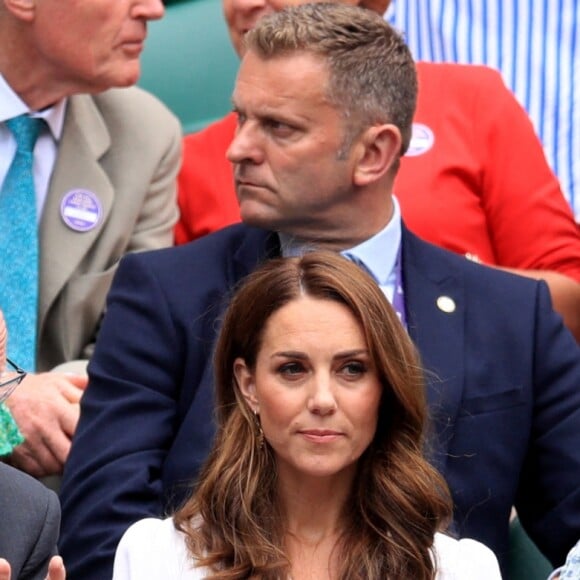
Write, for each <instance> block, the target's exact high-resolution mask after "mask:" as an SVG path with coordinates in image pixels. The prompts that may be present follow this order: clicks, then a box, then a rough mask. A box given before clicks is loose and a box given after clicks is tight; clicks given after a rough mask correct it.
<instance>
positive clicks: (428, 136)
mask: <svg viewBox="0 0 580 580" xmlns="http://www.w3.org/2000/svg"><path fill="white" fill-rule="evenodd" d="M434 143H435V135H434V134H433V131H431V129H430V128H429V127H427V125H423V124H422V123H413V133H412V135H411V143H410V145H409V149H408V150H407V153H406V155H409V157H416V156H417V155H423V153H427V151H429V149H431V147H433V144H434Z"/></svg>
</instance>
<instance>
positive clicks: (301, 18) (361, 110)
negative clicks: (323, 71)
mask: <svg viewBox="0 0 580 580" xmlns="http://www.w3.org/2000/svg"><path fill="white" fill-rule="evenodd" d="M245 41H246V47H247V49H248V50H251V51H252V52H254V53H256V54H257V55H258V56H259V57H261V58H265V59H269V58H276V57H283V56H289V55H292V54H295V53H308V54H313V55H317V56H320V57H321V59H323V60H324V61H325V62H326V63H327V65H328V69H329V83H328V86H327V87H326V93H327V97H328V99H329V101H330V102H331V103H332V104H333V105H334V106H336V107H337V109H338V110H340V111H341V112H342V113H343V115H344V117H345V119H346V132H347V135H349V138H350V140H351V141H352V140H353V139H354V138H355V137H356V136H357V135H359V134H360V133H362V132H363V131H364V130H365V129H366V128H367V127H369V126H372V125H376V124H382V123H392V124H393V125H395V126H396V127H398V129H399V131H400V132H401V136H402V147H401V155H402V154H404V153H405V151H406V150H407V148H408V147H409V142H410V139H411V127H412V120H413V115H414V113H415V106H416V102H417V74H416V70H415V63H414V61H413V57H412V56H411V52H410V51H409V48H408V47H407V45H406V44H405V42H404V40H403V38H402V36H401V35H400V34H399V33H397V32H396V31H395V30H394V28H393V27H392V26H390V25H389V24H388V23H387V22H385V20H384V19H383V18H382V17H381V16H380V15H378V14H377V13H375V12H372V11H370V10H367V9H364V8H359V7H355V6H347V5H343V4H335V3H327V2H323V3H315V4H302V5H299V6H293V7H288V8H286V9H284V10H281V11H280V12H277V13H274V14H270V15H268V16H266V17H264V18H262V19H261V20H260V21H259V22H258V24H257V25H256V27H255V28H254V29H253V30H251V31H250V32H248V33H247V35H246V38H245Z"/></svg>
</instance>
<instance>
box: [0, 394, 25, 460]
mask: <svg viewBox="0 0 580 580" xmlns="http://www.w3.org/2000/svg"><path fill="white" fill-rule="evenodd" d="M23 441H24V437H22V433H20V431H19V430H18V425H16V423H15V421H14V419H13V418H12V415H11V414H10V411H9V410H8V409H7V408H6V407H5V406H4V405H0V456H3V455H9V454H10V453H12V450H13V449H14V448H15V447H16V446H17V445H20V443H22V442H23Z"/></svg>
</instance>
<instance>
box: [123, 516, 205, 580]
mask: <svg viewBox="0 0 580 580" xmlns="http://www.w3.org/2000/svg"><path fill="white" fill-rule="evenodd" d="M200 578H204V574H203V570H202V569H199V568H196V567H195V563H194V561H193V559H192V558H191V557H190V556H189V555H188V551H187V548H186V545H185V541H184V539H183V535H182V534H181V533H180V532H178V531H177V530H176V529H175V528H174V526H173V520H172V519H171V518H169V519H166V520H159V519H155V518H146V519H143V520H139V521H138V522H136V523H134V524H133V525H132V526H131V527H130V528H129V529H128V530H127V531H126V532H125V533H124V534H123V537H122V538H121V541H120V542H119V545H118V546H117V551H116V553H115V563H114V566H113V580H160V579H163V580H198V579H200Z"/></svg>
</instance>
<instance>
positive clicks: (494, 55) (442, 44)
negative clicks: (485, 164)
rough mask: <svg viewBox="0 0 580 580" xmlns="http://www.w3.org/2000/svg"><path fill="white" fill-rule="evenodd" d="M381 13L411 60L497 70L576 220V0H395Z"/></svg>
mask: <svg viewBox="0 0 580 580" xmlns="http://www.w3.org/2000/svg"><path fill="white" fill-rule="evenodd" d="M386 18H387V19H388V20H389V21H390V22H391V23H392V24H394V25H395V27H397V28H399V29H400V30H403V31H404V33H405V38H406V40H407V41H408V44H409V47H410V48H411V51H412V52H413V55H414V57H415V58H416V59H417V60H426V61H434V62H459V63H466V64H467V63H471V64H486V65H488V66H491V67H493V68H495V69H497V70H499V71H500V72H501V73H502V76H503V78H504V80H505V82H506V84H507V85H508V86H509V87H510V88H511V89H512V91H513V92H514V93H515V95H516V97H517V98H518V100H519V101H520V103H521V104H522V105H523V106H524V108H525V109H526V110H527V111H528V113H529V115H530V117H531V119H532V122H533V123H534V126H535V128H536V131H537V133H538V134H539V136H540V138H541V140H542V143H543V144H544V150H545V153H546V156H547V158H548V161H549V163H550V166H551V167H552V169H553V171H554V173H556V175H557V176H558V177H559V178H560V182H561V186H562V190H563V192H564V194H565V196H566V198H567V199H568V201H569V202H570V205H571V206H572V208H573V211H574V214H575V216H576V219H577V220H580V155H579V154H578V152H579V151H580V1H579V0H560V1H559V2H554V0H509V1H506V0H485V2H482V1H481V0H461V1H460V2H458V0H395V1H394V2H392V4H391V6H390V7H389V10H388V11H387V14H386ZM514 146H517V144H514Z"/></svg>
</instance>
